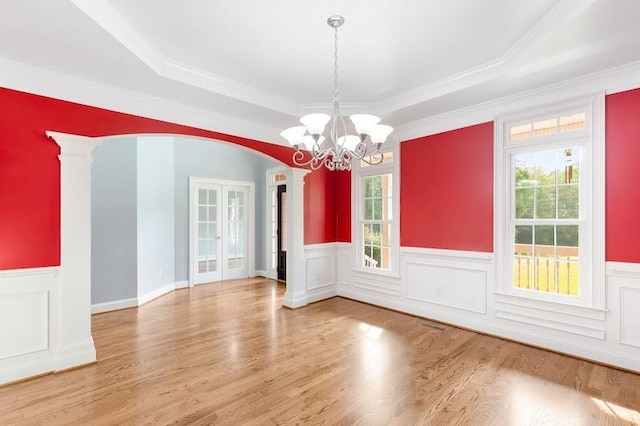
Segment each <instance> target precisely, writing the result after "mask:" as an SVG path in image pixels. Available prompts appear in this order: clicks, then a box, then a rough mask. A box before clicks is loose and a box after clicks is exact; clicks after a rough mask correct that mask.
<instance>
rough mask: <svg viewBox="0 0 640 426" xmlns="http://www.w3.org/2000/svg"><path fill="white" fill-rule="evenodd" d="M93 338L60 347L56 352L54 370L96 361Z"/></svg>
mask: <svg viewBox="0 0 640 426" xmlns="http://www.w3.org/2000/svg"><path fill="white" fill-rule="evenodd" d="M96 361H97V358H96V349H95V345H94V344H93V338H89V340H87V341H85V342H80V343H77V344H74V345H68V346H64V347H61V348H60V349H59V350H58V353H57V354H56V368H55V370H56V371H61V370H67V369H69V368H75V367H79V366H82V365H86V364H91V363H93V362H96Z"/></svg>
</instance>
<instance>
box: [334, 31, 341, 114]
mask: <svg viewBox="0 0 640 426" xmlns="http://www.w3.org/2000/svg"><path fill="white" fill-rule="evenodd" d="M333 102H334V106H335V107H337V106H338V105H339V102H340V92H339V91H338V27H337V26H336V27H335V28H334V36H333Z"/></svg>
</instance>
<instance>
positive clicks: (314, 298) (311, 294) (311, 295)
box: [307, 285, 338, 303]
mask: <svg viewBox="0 0 640 426" xmlns="http://www.w3.org/2000/svg"><path fill="white" fill-rule="evenodd" d="M337 295H338V289H337V288H336V286H335V285H333V286H329V287H326V288H318V289H314V290H309V291H307V303H314V302H319V301H321V300H325V299H331V298H332V297H336V296H337Z"/></svg>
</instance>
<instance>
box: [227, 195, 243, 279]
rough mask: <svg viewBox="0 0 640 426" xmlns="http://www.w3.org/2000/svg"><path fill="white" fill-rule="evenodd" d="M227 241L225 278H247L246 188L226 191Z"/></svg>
mask: <svg viewBox="0 0 640 426" xmlns="http://www.w3.org/2000/svg"><path fill="white" fill-rule="evenodd" d="M225 193H226V204H227V206H226V208H227V217H226V231H227V232H226V239H225V252H226V253H225V260H226V264H225V266H224V277H225V278H235V277H241V276H246V272H245V271H246V253H245V252H246V241H247V235H246V233H247V224H246V215H247V212H246V209H247V192H246V189H244V188H233V187H232V188H229V189H225Z"/></svg>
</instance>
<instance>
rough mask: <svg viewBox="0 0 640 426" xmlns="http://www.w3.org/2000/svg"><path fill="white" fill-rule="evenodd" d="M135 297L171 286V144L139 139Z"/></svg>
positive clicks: (157, 139) (169, 139)
mask: <svg viewBox="0 0 640 426" xmlns="http://www.w3.org/2000/svg"><path fill="white" fill-rule="evenodd" d="M137 145H138V297H141V298H144V297H145V296H146V295H149V294H152V293H154V292H155V291H156V290H158V289H161V288H163V287H165V286H167V285H170V284H172V283H174V282H175V281H176V280H175V278H174V275H175V274H174V271H173V268H174V265H175V260H174V255H175V244H174V229H175V223H174V212H175V208H174V194H173V188H174V175H173V169H174V158H173V156H174V148H173V145H174V141H173V137H141V138H138V143H137Z"/></svg>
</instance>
